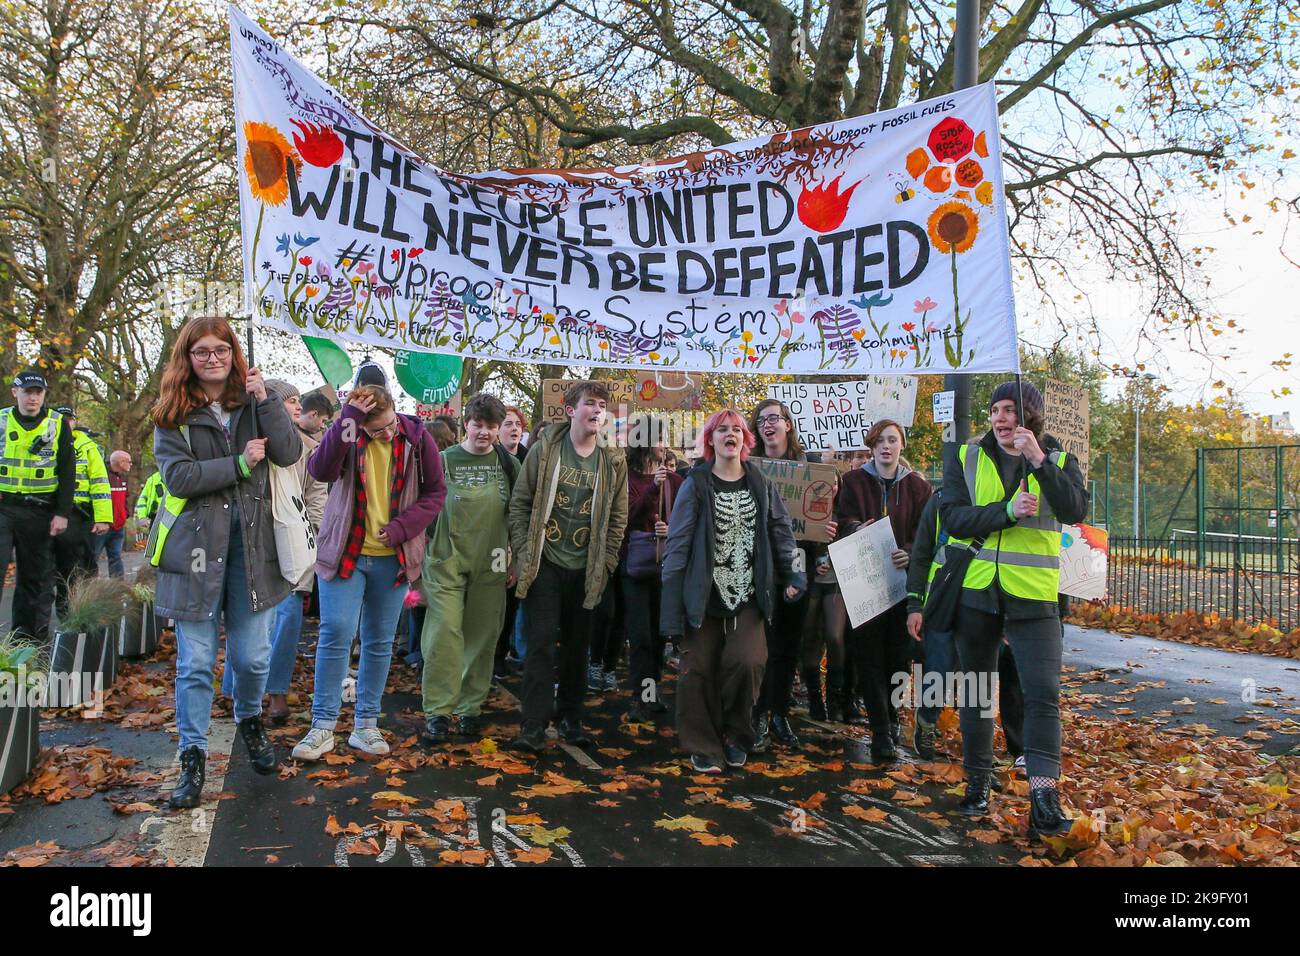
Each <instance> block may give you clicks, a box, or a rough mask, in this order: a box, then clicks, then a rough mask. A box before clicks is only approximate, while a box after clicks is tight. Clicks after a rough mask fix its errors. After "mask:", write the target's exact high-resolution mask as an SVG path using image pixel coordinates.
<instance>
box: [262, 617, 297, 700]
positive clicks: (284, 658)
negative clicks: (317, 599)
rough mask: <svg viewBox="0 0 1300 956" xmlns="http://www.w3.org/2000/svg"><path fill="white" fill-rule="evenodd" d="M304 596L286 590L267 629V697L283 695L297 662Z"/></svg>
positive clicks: (290, 682) (291, 681)
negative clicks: (269, 660) (268, 649)
mask: <svg viewBox="0 0 1300 956" xmlns="http://www.w3.org/2000/svg"><path fill="white" fill-rule="evenodd" d="M304 597H305V595H303V594H300V593H298V592H297V591H290V592H289V596H288V597H286V598H285V599H284V600H283V601H281V602H280V603H279V605H278V606H277V607H276V609H275V624H274V625H273V626H272V628H271V670H270V673H269V674H267V676H266V692H267V693H268V694H287V693H289V685H290V684H292V683H293V667H294V664H296V663H297V662H298V641H299V639H300V638H301V637H302V601H303V598H304Z"/></svg>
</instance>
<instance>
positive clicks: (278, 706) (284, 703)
mask: <svg viewBox="0 0 1300 956" xmlns="http://www.w3.org/2000/svg"><path fill="white" fill-rule="evenodd" d="M288 719H289V698H288V697H287V696H285V695H284V694H268V695H267V707H266V722H267V723H268V724H274V725H276V726H277V727H278V726H280V725H281V724H283V723H284V722H285V721H286V720H288Z"/></svg>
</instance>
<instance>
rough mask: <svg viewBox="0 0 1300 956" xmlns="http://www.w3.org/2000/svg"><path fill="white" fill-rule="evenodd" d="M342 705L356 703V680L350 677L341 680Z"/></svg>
mask: <svg viewBox="0 0 1300 956" xmlns="http://www.w3.org/2000/svg"><path fill="white" fill-rule="evenodd" d="M342 699H343V703H345V704H355V703H356V702H357V679H356V678H355V677H353V676H351V675H349V676H347V677H345V678H343V698H342Z"/></svg>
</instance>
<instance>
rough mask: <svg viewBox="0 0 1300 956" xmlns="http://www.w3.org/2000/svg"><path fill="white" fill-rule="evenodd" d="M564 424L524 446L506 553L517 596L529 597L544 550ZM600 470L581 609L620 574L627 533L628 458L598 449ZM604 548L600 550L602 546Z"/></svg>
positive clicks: (596, 599) (551, 427)
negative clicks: (511, 564)
mask: <svg viewBox="0 0 1300 956" xmlns="http://www.w3.org/2000/svg"><path fill="white" fill-rule="evenodd" d="M570 427H571V426H570V425H569V423H568V422H564V423H563V424H553V425H548V426H546V427H545V428H543V429H541V430H540V431H539V432H538V434H537V435H536V436H535V437H534V439H533V441H532V442H531V444H529V446H528V457H527V458H526V459H524V469H523V472H522V473H521V474H520V475H519V478H518V480H517V481H516V482H515V490H514V492H513V493H512V494H511V496H510V548H511V550H512V551H513V552H514V563H515V568H516V570H518V572H519V583H518V585H517V586H516V593H517V594H518V595H519V597H521V598H523V597H527V596H528V588H529V587H530V586H531V585H532V583H533V581H535V580H536V579H537V571H538V569H539V568H540V567H541V565H542V551H543V550H544V549H545V546H546V542H545V540H544V531H545V528H546V522H547V521H548V520H549V519H550V517H551V508H552V507H553V506H554V504H555V489H556V486H557V485H558V484H559V480H560V448H561V446H560V442H565V441H568V440H569V428H570ZM596 451H597V454H599V455H600V464H599V466H598V471H597V476H596V488H595V491H594V493H593V494H592V499H591V500H592V505H591V539H590V541H591V543H590V544H589V545H588V547H587V590H586V596H585V600H584V601H583V603H582V606H583V607H585V608H588V609H590V608H594V607H595V606H596V605H597V604H599V603H600V596H601V595H602V594H603V593H604V591H605V585H606V583H608V581H609V579H610V577H611V576H612V575H613V574H614V572H615V571H616V570H617V569H618V554H619V549H620V548H622V546H623V534H624V532H625V531H626V530H627V457H626V456H625V455H624V454H623V451H622V450H621V449H619V448H610V447H607V446H604V445H598V446H597V449H596ZM602 542H603V544H604V547H603V548H602V547H601V544H602Z"/></svg>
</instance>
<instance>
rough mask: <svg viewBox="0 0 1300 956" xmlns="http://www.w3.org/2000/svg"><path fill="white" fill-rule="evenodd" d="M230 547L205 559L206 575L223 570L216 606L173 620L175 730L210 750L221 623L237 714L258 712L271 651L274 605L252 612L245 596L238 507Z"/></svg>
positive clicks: (186, 742)
mask: <svg viewBox="0 0 1300 956" xmlns="http://www.w3.org/2000/svg"><path fill="white" fill-rule="evenodd" d="M230 519H231V520H230V547H229V548H228V549H227V551H226V553H225V554H224V555H220V556H218V557H217V558H216V559H215V563H216V568H214V567H213V563H214V559H211V558H210V559H209V563H208V570H207V571H206V572H204V573H207V574H224V576H225V578H224V582H223V585H222V588H221V591H220V592H219V594H220V597H219V598H218V601H217V607H215V608H214V609H213V614H212V617H210V618H208V619H207V620H206V621H179V620H178V621H177V622H176V730H177V731H178V732H179V734H180V738H181V741H180V748H181V750H186V749H188V748H190V747H198V748H199V749H200V750H202V751H203V752H204V753H207V750H208V725H209V724H210V723H211V720H212V671H213V669H214V668H215V667H216V664H217V642H218V640H219V624H220V622H221V619H222V618H223V617H224V618H225V625H226V674H228V675H230V681H231V694H230V696H232V697H233V698H234V701H235V719H236V720H243V719H244V718H246V717H256V716H257V715H258V714H260V713H261V712H262V692H263V689H264V688H265V687H266V673H267V669H268V666H269V661H270V656H271V613H272V611H273V610H274V609H273V608H265V609H264V610H261V611H257V612H254V611H252V610H251V609H250V607H249V601H248V575H247V573H246V572H245V570H244V539H243V536H242V535H241V533H240V513H239V508H238V507H232V508H231V515H230Z"/></svg>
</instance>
